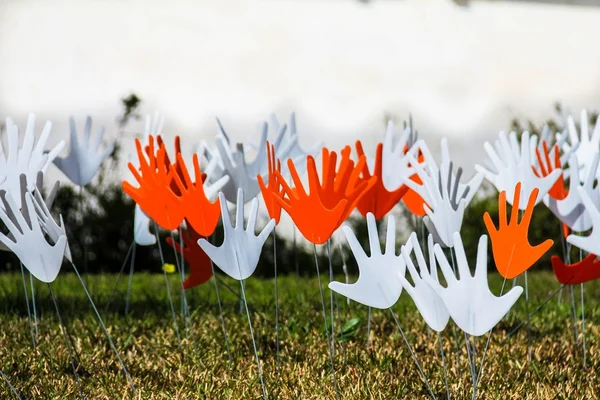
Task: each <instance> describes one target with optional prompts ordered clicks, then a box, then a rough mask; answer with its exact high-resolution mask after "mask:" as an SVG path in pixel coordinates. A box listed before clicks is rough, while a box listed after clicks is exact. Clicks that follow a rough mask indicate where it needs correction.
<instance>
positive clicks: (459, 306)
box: [423, 232, 523, 336]
mask: <svg viewBox="0 0 600 400" xmlns="http://www.w3.org/2000/svg"><path fill="white" fill-rule="evenodd" d="M454 249H455V250H456V262H457V265H458V278H457V277H456V276H455V275H454V272H452V269H451V267H450V264H449V263H448V260H447V259H446V256H445V255H444V252H443V251H442V248H441V247H440V246H439V245H438V244H436V245H435V247H434V252H435V257H436V259H437V261H438V263H439V265H440V268H441V269H442V273H443V274H444V277H445V279H446V282H447V283H448V286H447V287H446V288H444V287H443V286H442V285H440V284H439V282H436V281H435V280H434V279H433V278H431V276H429V275H426V276H424V277H423V279H424V280H425V281H426V282H427V283H429V285H430V286H431V287H432V288H433V289H434V290H435V292H436V293H437V294H438V296H440V298H441V299H442V301H443V302H444V304H445V305H446V308H447V310H448V312H449V313H450V316H451V317H452V319H453V320H454V322H456V325H458V327H459V328H460V329H462V330H463V331H465V332H466V333H468V334H469V335H473V336H481V335H483V334H485V333H486V332H488V331H489V330H490V329H492V328H493V327H494V326H495V325H496V324H497V323H498V322H499V321H500V320H501V319H502V317H504V316H505V315H506V313H507V312H508V311H509V310H510V308H511V307H512V306H513V304H515V302H516V301H517V299H518V298H519V296H520V295H521V293H523V288H522V287H520V286H515V287H513V288H512V289H511V290H510V291H509V292H508V293H506V294H505V295H504V296H502V297H497V296H494V294H493V293H492V292H491V291H490V288H489V286H488V280H487V236H486V235H482V236H481V237H480V238H479V245H478V247H477V264H476V266H475V275H474V276H473V275H471V271H470V269H469V264H468V262H467V256H466V254H465V249H464V247H463V243H462V240H461V238H460V234H459V233H458V232H455V233H454ZM435 273H436V274H437V272H435ZM432 274H433V272H432Z"/></svg>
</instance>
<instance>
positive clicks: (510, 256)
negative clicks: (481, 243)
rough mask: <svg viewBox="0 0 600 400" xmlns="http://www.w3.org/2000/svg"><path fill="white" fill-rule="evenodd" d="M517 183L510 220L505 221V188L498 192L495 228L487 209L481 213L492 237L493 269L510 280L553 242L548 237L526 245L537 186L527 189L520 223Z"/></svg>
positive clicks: (543, 252)
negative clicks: (534, 243) (531, 189)
mask: <svg viewBox="0 0 600 400" xmlns="http://www.w3.org/2000/svg"><path fill="white" fill-rule="evenodd" d="M520 185H521V183H517V187H516V188H515V190H514V191H513V193H514V201H513V204H514V205H513V209H512V215H511V217H510V222H507V220H508V218H507V215H506V192H505V191H502V192H500V194H499V196H498V220H499V221H498V229H496V227H495V226H494V223H493V222H492V217H490V214H489V213H488V212H487V211H486V212H485V214H484V215H483V221H484V222H485V227H486V228H487V230H488V233H489V235H490V239H491V240H492V253H493V254H494V261H495V262H496V268H497V269H498V272H499V273H500V275H502V276H503V277H504V278H506V279H512V278H514V277H516V276H519V275H520V274H521V273H523V272H525V271H526V270H528V269H529V268H530V267H531V266H532V265H533V264H534V263H535V262H536V261H537V260H539V259H540V257H542V256H543V255H544V254H545V253H546V252H547V251H548V250H550V248H551V247H552V245H553V244H554V241H553V240H551V239H548V240H546V241H545V242H543V243H542V244H539V245H537V246H531V244H529V239H528V231H529V224H530V223H531V216H532V215H533V208H534V207H535V199H536V196H537V195H538V193H537V190H538V189H537V188H536V189H533V191H532V192H531V195H530V196H529V202H528V203H527V207H526V208H525V213H524V214H523V217H522V218H521V222H517V214H518V211H517V210H518V209H519V202H520V201H519V200H520V194H519V193H521V191H520V187H519V186H520Z"/></svg>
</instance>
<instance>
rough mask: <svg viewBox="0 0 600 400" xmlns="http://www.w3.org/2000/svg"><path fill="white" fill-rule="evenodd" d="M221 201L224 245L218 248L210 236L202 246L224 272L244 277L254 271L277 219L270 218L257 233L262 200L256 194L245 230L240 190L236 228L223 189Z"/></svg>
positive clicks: (242, 196) (231, 275)
mask: <svg viewBox="0 0 600 400" xmlns="http://www.w3.org/2000/svg"><path fill="white" fill-rule="evenodd" d="M219 201H220V203H221V217H222V218H223V229H224V230H225V235H224V239H223V244H222V245H221V246H219V247H215V246H213V245H212V244H210V243H209V242H208V241H207V240H206V239H200V240H198V245H199V246H200V247H201V248H202V250H204V252H205V253H206V255H208V257H210V259H211V260H212V261H213V262H214V263H215V265H216V266H217V267H219V268H220V269H221V270H222V271H223V272H225V273H226V274H227V275H229V276H230V277H232V278H234V279H237V280H243V279H246V278H248V277H250V276H251V275H252V274H253V273H254V270H255V269H256V266H257V265H258V260H259V258H260V253H261V250H262V247H263V245H264V244H265V241H266V240H267V237H269V235H270V234H271V231H272V230H273V228H275V220H274V219H272V220H270V221H269V223H268V224H267V226H265V228H264V229H263V230H262V232H260V234H259V235H258V236H256V235H255V233H254V229H255V226H256V217H257V215H258V199H257V198H256V197H255V198H253V199H252V206H251V209H250V217H249V218H248V225H247V227H246V230H244V192H243V190H242V189H238V198H237V209H236V218H235V227H234V226H233V225H232V224H231V219H230V218H229V211H228V210H227V201H226V200H225V195H224V194H223V192H220V193H219Z"/></svg>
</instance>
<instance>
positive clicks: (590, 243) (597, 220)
mask: <svg viewBox="0 0 600 400" xmlns="http://www.w3.org/2000/svg"><path fill="white" fill-rule="evenodd" d="M577 191H578V192H579V196H580V197H581V201H583V205H584V206H585V209H586V211H587V213H588V214H589V217H590V219H591V220H592V232H591V233H590V235H589V236H577V235H569V236H568V237H567V242H569V243H571V244H572V245H574V246H577V247H579V248H580V249H582V250H585V251H587V252H588V253H592V254H599V253H600V211H598V207H597V206H596V205H595V204H594V202H593V201H592V199H591V198H590V196H589V195H588V193H587V191H586V190H585V189H584V188H583V187H577Z"/></svg>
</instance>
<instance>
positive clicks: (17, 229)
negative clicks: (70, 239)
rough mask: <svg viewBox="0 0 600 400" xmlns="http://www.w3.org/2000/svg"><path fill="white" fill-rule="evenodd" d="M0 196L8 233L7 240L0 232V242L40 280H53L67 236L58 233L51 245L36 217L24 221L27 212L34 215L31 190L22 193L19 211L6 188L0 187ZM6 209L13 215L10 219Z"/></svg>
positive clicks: (0, 214) (0, 213)
mask: <svg viewBox="0 0 600 400" xmlns="http://www.w3.org/2000/svg"><path fill="white" fill-rule="evenodd" d="M0 197H2V202H3V203H4V207H5V209H6V210H7V211H6V212H5V211H4V210H0V219H2V222H4V225H6V227H7V228H8V231H9V234H10V236H11V237H12V240H11V239H10V238H8V237H7V236H5V235H4V234H0V242H2V243H3V244H4V245H5V246H6V247H8V248H9V249H10V250H11V251H12V252H13V253H15V255H16V256H17V257H19V260H20V261H21V262H22V263H23V265H24V266H25V267H26V268H27V269H28V270H29V271H30V272H31V273H32V275H33V276H35V277H36V278H37V279H39V280H41V281H42V282H53V281H54V279H56V276H57V275H58V272H59V271H60V267H61V264H62V260H63V255H64V254H65V247H66V244H67V237H66V236H65V235H62V236H60V237H59V239H58V241H57V242H56V244H55V245H50V244H49V243H48V242H47V241H46V238H45V237H44V232H42V228H41V226H40V224H39V222H38V221H37V219H34V220H33V221H30V222H29V223H28V222H27V221H26V219H29V216H30V215H34V209H33V200H32V197H31V193H29V192H27V193H26V194H25V204H24V205H23V209H22V210H21V211H20V210H19V207H18V206H17V205H16V203H15V201H14V199H13V198H12V196H11V195H10V194H8V193H6V191H4V190H2V191H0ZM7 213H8V214H11V215H12V216H13V218H14V222H13V220H12V219H11V218H10V217H9V215H8V214H7Z"/></svg>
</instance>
